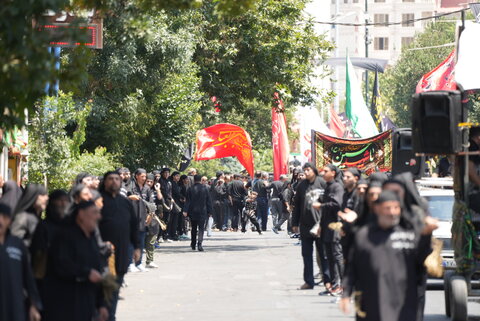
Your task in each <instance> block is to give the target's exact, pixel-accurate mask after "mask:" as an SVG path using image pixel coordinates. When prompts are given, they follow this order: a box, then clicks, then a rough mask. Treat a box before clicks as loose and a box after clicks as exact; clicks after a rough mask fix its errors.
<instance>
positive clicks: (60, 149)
mask: <svg viewBox="0 0 480 321" xmlns="http://www.w3.org/2000/svg"><path fill="white" fill-rule="evenodd" d="M90 110H91V105H90V104H88V103H87V104H84V105H80V104H75V102H74V101H73V99H72V96H71V95H69V94H63V93H60V94H59V96H58V97H48V98H46V99H45V100H44V101H42V102H41V103H39V104H38V105H37V108H36V109H35V113H34V114H33V115H31V122H30V125H29V126H28V131H29V143H30V150H29V153H30V154H29V172H28V174H29V180H30V182H33V183H42V184H43V183H46V184H47V186H48V188H49V189H51V190H52V189H56V188H64V189H68V188H69V187H70V186H71V182H72V181H73V179H74V178H75V176H76V175H77V174H78V173H79V172H81V171H91V172H92V173H95V174H102V173H103V172H105V171H106V170H107V169H112V168H113V167H114V166H116V165H118V163H116V162H115V160H114V157H113V156H112V155H111V154H109V153H107V152H106V150H105V149H102V148H98V149H97V150H95V152H94V153H93V154H90V153H83V154H82V153H80V146H81V144H82V143H83V140H84V137H85V123H86V117H87V116H88V114H89V112H90ZM68 127H72V128H74V129H73V130H72V134H71V135H68V134H67V128H68Z"/></svg>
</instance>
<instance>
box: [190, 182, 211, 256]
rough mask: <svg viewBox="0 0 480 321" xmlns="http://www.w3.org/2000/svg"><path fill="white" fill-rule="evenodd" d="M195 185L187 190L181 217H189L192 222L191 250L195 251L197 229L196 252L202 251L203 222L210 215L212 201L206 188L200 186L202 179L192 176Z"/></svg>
mask: <svg viewBox="0 0 480 321" xmlns="http://www.w3.org/2000/svg"><path fill="white" fill-rule="evenodd" d="M193 179H194V182H195V184H194V185H193V186H192V187H191V188H189V189H188V190H187V201H186V202H185V208H184V210H183V215H184V216H185V217H187V216H189V217H190V220H191V222H192V241H191V244H190V245H191V247H192V250H195V245H196V244H195V243H196V242H197V228H198V250H199V251H201V252H202V251H203V247H202V242H203V233H204V231H205V222H206V220H207V218H208V216H209V215H212V200H211V198H210V192H209V191H208V188H207V187H206V186H205V185H203V184H201V180H202V177H201V176H200V175H195V176H194V178H193Z"/></svg>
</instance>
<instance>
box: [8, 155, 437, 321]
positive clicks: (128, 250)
mask: <svg viewBox="0 0 480 321" xmlns="http://www.w3.org/2000/svg"><path fill="white" fill-rule="evenodd" d="M364 177H365V176H364V175H363V174H362V173H361V172H360V171H359V170H358V169H356V168H348V169H346V170H343V171H341V170H339V169H338V168H337V167H336V166H334V165H328V166H325V167H324V168H323V169H322V171H321V172H319V171H318V170H317V168H316V167H315V166H313V165H312V164H310V163H306V164H305V165H303V167H295V168H293V170H292V172H291V176H290V177H289V176H287V175H281V176H280V178H279V180H272V179H271V177H270V176H269V174H268V173H266V172H261V171H258V172H256V173H255V175H254V177H253V178H249V177H247V176H244V175H240V174H233V175H231V174H229V173H223V172H217V173H216V177H214V178H207V177H205V176H200V175H198V173H197V172H196V170H195V169H190V170H189V171H188V175H182V174H181V173H179V172H176V171H174V172H173V173H171V171H170V169H168V168H163V169H161V170H158V171H157V170H155V171H152V172H151V173H148V172H147V171H146V170H145V169H142V168H139V169H137V170H135V171H134V172H133V174H131V173H130V170H128V169H127V168H120V169H118V170H116V171H111V172H107V173H105V175H104V176H103V177H96V176H93V175H90V174H88V173H80V174H79V175H78V176H77V179H76V180H75V182H74V184H73V186H72V188H71V190H70V191H68V192H67V191H64V190H55V191H52V192H51V193H50V194H48V193H47V190H46V189H45V188H44V187H43V186H41V185H37V184H30V185H27V186H26V187H25V188H21V187H19V186H17V184H16V183H15V182H11V181H8V182H5V183H2V184H0V185H3V186H0V187H2V196H1V198H0V257H1V262H2V264H0V284H1V286H0V313H1V315H0V319H1V320H14V321H17V320H18V321H24V320H32V321H38V320H40V319H41V320H79V321H85V320H115V312H116V306H117V302H118V299H119V288H120V287H121V285H122V284H124V276H125V274H126V273H127V272H147V271H148V270H149V269H154V268H157V267H158V266H157V265H156V264H155V262H154V258H155V257H154V251H155V248H158V247H160V246H161V243H162V242H174V241H179V240H190V246H191V248H192V250H198V251H204V248H203V239H204V231H206V232H207V237H208V236H211V235H212V233H213V232H215V231H225V232H243V233H245V232H246V231H247V229H251V230H252V231H255V232H257V233H258V234H260V235H261V234H262V233H263V232H265V231H267V223H268V222H269V220H268V218H269V215H270V216H271V223H269V224H271V225H270V228H271V231H272V232H273V233H276V234H279V233H280V232H281V231H282V229H285V230H286V232H287V233H288V234H289V235H290V237H291V238H298V239H299V243H300V244H301V253H302V257H303V263H304V270H303V278H304V281H305V283H304V284H303V285H302V286H301V287H300V288H299V289H301V290H307V289H313V288H314V287H315V285H319V284H323V286H324V287H325V291H323V292H321V293H320V294H321V295H330V296H334V297H338V298H340V297H342V299H339V300H340V303H341V307H342V309H343V310H344V311H346V312H347V311H348V310H349V302H350V298H351V296H352V295H355V296H356V300H355V302H356V310H357V318H358V319H360V320H422V318H423V304H424V293H425V282H426V273H425V269H424V266H423V261H424V259H425V258H426V256H427V255H428V254H429V253H430V250H431V249H430V238H431V232H432V231H433V229H435V227H436V222H435V220H434V219H432V218H430V217H429V216H428V207H427V206H426V204H425V202H424V201H423V200H422V199H421V198H420V196H419V194H418V191H417V190H416V188H415V184H414V182H413V177H412V176H411V175H409V174H402V175H399V176H396V177H394V178H389V177H388V176H386V175H385V174H384V173H374V174H372V175H371V176H370V177H368V178H367V179H368V180H366V179H364ZM365 178H366V177H365ZM247 224H248V226H247ZM189 233H190V236H189ZM314 248H315V253H316V254H317V255H316V263H317V265H318V267H319V270H320V271H321V272H320V273H319V277H320V280H318V279H317V280H315V276H314V255H313V253H314ZM3 262H6V264H4V263H3ZM24 302H27V308H24V307H25V304H24Z"/></svg>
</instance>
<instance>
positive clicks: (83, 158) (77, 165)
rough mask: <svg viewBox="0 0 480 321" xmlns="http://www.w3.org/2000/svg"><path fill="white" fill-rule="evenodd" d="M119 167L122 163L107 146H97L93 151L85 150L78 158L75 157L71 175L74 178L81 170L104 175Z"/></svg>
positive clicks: (71, 166)
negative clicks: (108, 150)
mask: <svg viewBox="0 0 480 321" xmlns="http://www.w3.org/2000/svg"><path fill="white" fill-rule="evenodd" d="M118 167H120V163H119V162H118V161H117V160H116V159H115V157H114V156H113V155H112V154H110V153H108V152H107V149H106V148H105V147H97V148H96V149H95V151H94V152H93V153H89V152H86V151H85V152H83V153H82V154H80V155H79V157H78V158H76V159H73V161H72V163H71V165H70V170H69V172H70V175H69V176H70V177H72V178H73V177H75V175H77V174H78V173H80V172H87V173H90V174H92V175H97V176H102V175H103V174H105V173H106V172H108V171H112V170H114V169H115V168H118Z"/></svg>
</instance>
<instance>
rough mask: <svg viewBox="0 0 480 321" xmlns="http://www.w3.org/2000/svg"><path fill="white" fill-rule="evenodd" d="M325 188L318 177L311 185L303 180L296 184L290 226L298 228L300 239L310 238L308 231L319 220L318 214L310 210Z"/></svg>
mask: <svg viewBox="0 0 480 321" xmlns="http://www.w3.org/2000/svg"><path fill="white" fill-rule="evenodd" d="M325 187H326V183H325V180H324V179H323V178H321V177H319V176H317V177H316V178H315V180H314V181H313V182H312V183H310V181H309V180H307V179H305V180H302V181H301V182H300V183H299V184H298V187H297V191H296V193H295V197H294V201H293V202H294V209H293V213H292V226H298V227H299V228H300V235H301V237H311V235H310V232H309V231H310V229H311V228H312V227H313V226H314V225H315V224H316V223H317V221H318V219H319V217H318V215H317V214H318V213H316V212H314V211H313V210H312V203H313V202H314V201H316V200H317V199H316V198H318V196H319V195H322V194H323V192H324V190H325ZM314 198H315V199H314Z"/></svg>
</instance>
